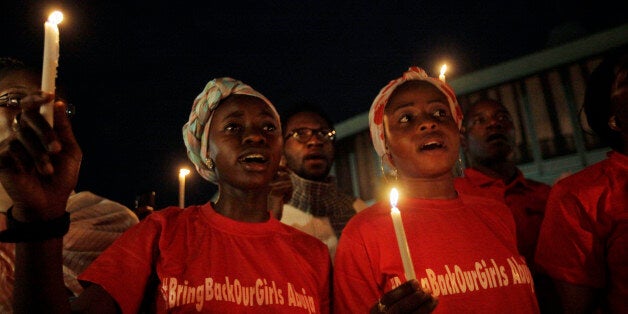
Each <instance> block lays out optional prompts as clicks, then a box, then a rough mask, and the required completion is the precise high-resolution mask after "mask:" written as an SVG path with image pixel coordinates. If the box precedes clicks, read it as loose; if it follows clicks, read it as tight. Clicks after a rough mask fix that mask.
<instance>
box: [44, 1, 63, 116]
mask: <svg viewBox="0 0 628 314" xmlns="http://www.w3.org/2000/svg"><path fill="white" fill-rule="evenodd" d="M62 20H63V14H62V13H61V12H59V11H54V12H52V14H50V16H49V17H48V21H46V23H45V24H44V30H45V37H44V62H43V65H42V73H41V90H42V91H44V92H48V93H54V92H55V79H56V78H57V66H58V65H59V28H58V27H57V24H59V23H61V21H62ZM52 106H53V102H51V103H49V104H46V105H44V106H42V107H41V109H40V113H41V114H42V115H43V116H44V118H46V121H48V123H50V125H51V126H52Z"/></svg>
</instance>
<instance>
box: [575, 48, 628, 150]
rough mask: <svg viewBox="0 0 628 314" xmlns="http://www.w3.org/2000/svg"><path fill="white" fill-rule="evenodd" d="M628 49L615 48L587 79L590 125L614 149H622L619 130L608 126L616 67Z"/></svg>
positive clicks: (586, 100) (585, 102) (585, 106)
mask: <svg viewBox="0 0 628 314" xmlns="http://www.w3.org/2000/svg"><path fill="white" fill-rule="evenodd" d="M626 57H627V56H626V49H620V50H615V51H613V52H612V53H611V54H609V55H608V56H607V57H606V58H604V60H603V61H602V62H601V63H600V64H599V65H598V66H597V67H596V68H595V70H593V72H592V73H591V75H590V76H589V78H588V81H587V87H586V91H585V94H584V104H583V108H584V112H585V114H586V117H587V122H588V124H589V127H591V129H592V130H593V131H594V132H595V133H596V134H597V135H598V136H599V137H600V139H602V141H604V142H605V144H607V145H609V146H610V147H611V148H612V149H615V150H618V149H621V146H622V141H621V136H620V134H619V132H616V131H614V130H612V129H611V128H610V127H609V126H608V120H609V118H610V117H611V116H612V115H613V108H612V102H611V90H612V86H613V83H614V82H615V78H616V74H617V72H616V68H617V66H618V65H619V64H620V62H622V60H624V61H623V62H626V61H625V59H626Z"/></svg>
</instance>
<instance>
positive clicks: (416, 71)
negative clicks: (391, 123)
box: [369, 66, 462, 166]
mask: <svg viewBox="0 0 628 314" xmlns="http://www.w3.org/2000/svg"><path fill="white" fill-rule="evenodd" d="M408 81H425V82H428V83H430V84H432V85H434V86H435V87H436V88H438V89H439V90H440V91H441V92H443V94H445V96H446V97H447V101H448V102H449V108H450V109H451V113H452V115H453V118H454V121H455V122H456V124H457V125H458V129H460V127H461V126H462V108H460V105H459V104H458V100H457V99H456V94H455V93H454V90H453V89H452V88H451V86H449V84H447V83H445V82H443V81H441V80H440V79H438V78H435V77H429V76H428V75H427V73H425V71H424V70H423V69H421V68H419V67H416V66H413V67H410V68H408V71H406V72H404V73H403V75H402V76H401V77H400V78H397V79H395V80H392V81H390V83H388V85H386V86H384V88H382V89H381V90H380V91H379V94H377V97H375V100H373V104H372V105H371V110H369V128H370V131H371V140H372V141H373V147H375V151H376V152H377V155H378V156H380V157H382V161H383V162H384V163H386V164H387V165H388V166H391V163H390V160H388V158H387V157H386V158H385V157H384V155H385V154H386V137H385V134H384V109H385V108H386V105H388V101H389V99H390V96H391V95H392V93H393V92H394V91H395V89H397V87H399V85H401V84H403V83H405V82H408Z"/></svg>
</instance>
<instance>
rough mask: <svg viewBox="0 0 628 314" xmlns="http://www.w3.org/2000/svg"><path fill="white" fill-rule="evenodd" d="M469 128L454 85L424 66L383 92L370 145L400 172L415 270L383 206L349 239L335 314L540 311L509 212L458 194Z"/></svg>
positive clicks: (361, 217)
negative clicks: (463, 132) (463, 129)
mask: <svg viewBox="0 0 628 314" xmlns="http://www.w3.org/2000/svg"><path fill="white" fill-rule="evenodd" d="M461 123H462V111H461V110H460V106H459V105H458V102H457V100H456V96H455V94H454V92H453V90H452V89H451V87H450V86H449V85H448V84H446V83H445V82H442V81H440V80H438V79H436V78H431V77H429V76H428V75H427V74H426V73H425V71H423V70H422V69H420V68H417V67H412V68H410V69H409V70H408V71H407V72H405V73H404V74H403V76H401V77H400V78H398V79H395V80H393V81H391V82H390V83H389V84H388V85H386V86H385V87H384V88H382V89H381V91H380V93H379V94H378V95H377V97H376V98H375V100H374V101H373V105H372V106H371V110H370V112H369V126H370V130H371V138H372V140H373V145H374V147H375V150H376V152H377V153H378V155H379V156H380V157H381V158H382V162H383V163H384V164H385V165H387V166H388V167H389V168H391V169H393V172H394V173H395V174H396V175H395V176H396V182H394V184H395V185H396V186H397V188H398V189H399V191H400V199H399V203H398V204H396V206H397V208H399V211H400V212H401V217H402V221H403V226H404V228H405V234H406V236H407V244H408V247H409V251H410V254H409V255H410V258H411V260H409V263H410V264H412V266H413V270H411V269H410V268H408V269H405V268H404V265H403V263H402V257H401V254H400V250H399V247H398V245H397V239H396V234H395V230H394V228H393V221H392V219H391V205H390V203H388V202H380V203H376V204H374V205H373V206H371V207H369V208H367V209H365V210H363V211H362V212H360V213H358V214H357V215H356V216H354V218H352V219H351V221H349V223H348V224H347V226H346V227H345V229H344V231H343V233H342V237H341V238H340V243H339V244H338V249H337V251H336V257H335V262H334V301H333V305H334V311H335V312H337V313H366V312H369V311H370V312H371V313H380V312H381V313H383V312H389V313H426V312H431V311H435V312H437V313H469V312H473V313H536V312H538V306H537V303H536V298H535V296H534V291H533V285H532V280H531V277H530V272H529V270H528V268H527V266H526V264H525V260H524V259H523V257H521V256H520V255H519V253H518V252H517V246H516V236H515V225H514V220H513V218H512V216H511V214H510V212H509V210H508V208H507V207H505V205H503V204H500V203H497V202H496V201H493V200H490V199H483V198H479V197H473V196H464V195H458V193H456V190H455V189H454V183H453V182H454V181H453V180H454V175H453V171H452V170H453V169H452V168H453V167H454V165H455V163H456V161H457V159H458V150H459V145H460V132H459V128H460V126H461Z"/></svg>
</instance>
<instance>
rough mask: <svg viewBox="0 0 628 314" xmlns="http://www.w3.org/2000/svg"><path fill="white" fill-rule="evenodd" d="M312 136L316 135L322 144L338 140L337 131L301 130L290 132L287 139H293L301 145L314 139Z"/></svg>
mask: <svg viewBox="0 0 628 314" xmlns="http://www.w3.org/2000/svg"><path fill="white" fill-rule="evenodd" d="M312 135H316V138H317V139H318V140H319V141H321V142H328V141H333V140H334V139H336V130H331V129H310V128H299V129H294V130H292V131H290V133H288V135H286V137H285V139H286V140H288V139H289V138H291V137H293V138H294V139H295V140H297V141H299V142H301V143H307V142H308V141H309V140H310V139H311V138H312Z"/></svg>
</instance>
